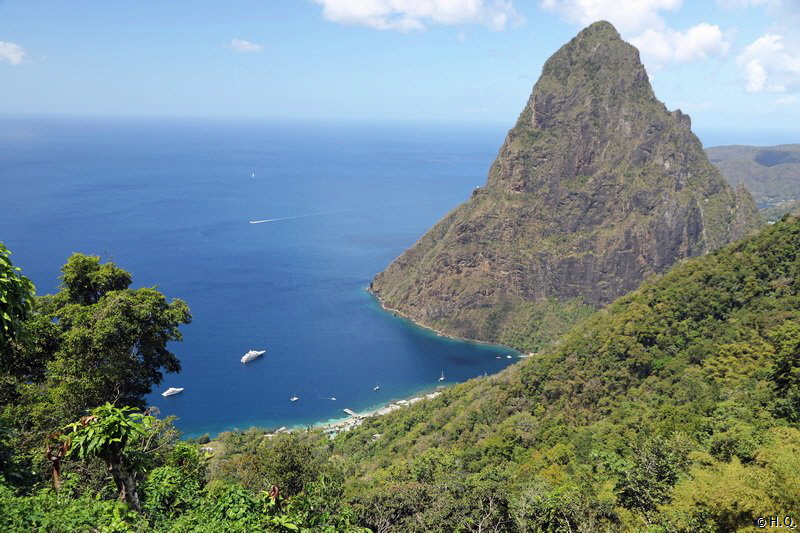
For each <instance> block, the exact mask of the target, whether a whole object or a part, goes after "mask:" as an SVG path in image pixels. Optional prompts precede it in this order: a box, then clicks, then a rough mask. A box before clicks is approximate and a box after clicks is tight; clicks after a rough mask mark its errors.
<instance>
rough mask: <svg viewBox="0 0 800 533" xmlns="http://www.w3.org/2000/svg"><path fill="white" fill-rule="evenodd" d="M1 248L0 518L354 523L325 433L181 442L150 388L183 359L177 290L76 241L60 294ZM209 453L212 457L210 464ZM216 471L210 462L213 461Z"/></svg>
mask: <svg viewBox="0 0 800 533" xmlns="http://www.w3.org/2000/svg"><path fill="white" fill-rule="evenodd" d="M8 254H9V252H8V251H7V250H6V249H5V248H4V247H1V248H0V275H2V278H0V281H2V283H0V302H1V303H2V305H3V306H2V311H3V315H2V316H3V317H4V321H3V329H2V334H3V336H2V341H3V342H2V344H0V363H1V364H0V400H1V401H0V530H2V531H9V532H16V531H19V532H29V531H42V532H65V533H66V532H69V533H72V532H78V531H87V532H88V531H108V532H112V531H141V532H151V531H175V532H180V531H186V532H189V531H206V532H209V533H211V532H214V533H217V532H219V531H242V532H249V531H276V532H279V531H327V532H340V531H342V532H348V531H352V532H357V531H363V528H361V527H359V526H358V525H356V517H355V514H354V511H353V510H352V509H351V508H350V507H349V506H348V505H347V504H346V503H345V502H344V499H343V489H342V486H343V474H342V472H341V468H340V465H339V462H337V461H333V460H331V459H330V453H329V449H330V442H329V441H328V439H327V438H325V437H323V436H322V435H319V434H309V435H297V436H295V435H282V436H280V437H279V438H276V439H275V440H274V441H270V440H267V439H265V438H264V436H263V434H262V433H259V434H258V435H257V438H256V439H254V443H253V453H251V454H249V455H247V454H244V453H242V452H241V451H240V452H238V453H235V454H232V456H231V457H227V456H226V459H225V460H224V461H220V460H219V459H216V458H214V459H212V458H211V457H210V456H207V455H205V454H204V453H203V452H202V450H201V448H200V447H199V446H198V445H197V444H191V443H185V442H179V441H178V431H177V430H176V429H175V428H174V427H173V425H172V420H171V419H165V420H160V419H158V418H157V417H156V416H154V415H153V413H150V412H147V411H143V410H142V409H143V407H144V402H145V400H144V396H145V395H146V394H148V393H149V392H150V391H151V388H152V387H153V386H154V385H158V384H159V383H160V382H161V379H162V374H163V372H177V371H179V370H180V363H179V361H178V360H177V358H176V357H175V356H174V355H173V354H172V353H171V352H170V351H169V350H168V349H167V343H168V342H169V341H175V340H180V338H181V334H180V331H179V329H178V328H179V326H180V325H182V324H187V323H189V321H190V319H191V315H190V313H189V308H188V307H187V305H186V304H185V303H184V302H183V301H181V300H173V301H172V302H167V300H166V298H165V297H164V295H162V294H161V293H160V292H158V291H157V290H155V289H153V288H140V289H131V288H130V284H131V282H132V277H131V275H130V274H129V273H128V272H126V271H124V270H122V269H120V268H118V267H117V266H116V265H114V264H113V263H110V262H109V263H101V262H100V259H99V258H98V257H95V256H86V255H82V254H74V255H73V256H72V257H70V258H69V260H68V261H67V263H66V265H64V267H63V268H62V277H61V279H62V285H61V290H60V291H59V292H58V294H55V295H51V296H44V297H39V298H37V297H35V296H34V294H33V285H32V284H31V283H30V281H29V280H28V279H27V278H25V277H24V276H22V275H21V273H20V271H19V269H17V268H14V267H13V266H12V265H11V263H10V261H8ZM210 465H211V468H209V466H210ZM212 472H213V474H212Z"/></svg>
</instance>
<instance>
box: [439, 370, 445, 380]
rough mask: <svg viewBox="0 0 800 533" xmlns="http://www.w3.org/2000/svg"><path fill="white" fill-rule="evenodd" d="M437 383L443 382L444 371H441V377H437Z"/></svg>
mask: <svg viewBox="0 0 800 533" xmlns="http://www.w3.org/2000/svg"><path fill="white" fill-rule="evenodd" d="M439 381H444V370H442V375H441V376H440V377H439Z"/></svg>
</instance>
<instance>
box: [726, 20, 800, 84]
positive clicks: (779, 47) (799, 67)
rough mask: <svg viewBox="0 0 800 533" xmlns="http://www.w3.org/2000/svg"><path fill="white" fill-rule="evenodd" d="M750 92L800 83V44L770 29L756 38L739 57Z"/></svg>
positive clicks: (740, 66)
mask: <svg viewBox="0 0 800 533" xmlns="http://www.w3.org/2000/svg"><path fill="white" fill-rule="evenodd" d="M736 64H737V65H738V66H739V68H740V69H741V70H742V72H743V73H744V77H745V90H746V91H747V92H749V93H760V92H774V93H782V92H786V91H788V90H790V89H793V88H797V87H800V46H798V45H797V44H796V43H794V44H787V43H786V42H785V40H784V38H783V37H782V36H781V35H776V34H772V33H768V34H766V35H764V36H762V37H759V38H758V39H756V40H755V41H753V42H752V43H751V44H750V45H749V46H748V47H747V48H745V49H744V51H743V52H742V53H741V54H739V57H737V58H736Z"/></svg>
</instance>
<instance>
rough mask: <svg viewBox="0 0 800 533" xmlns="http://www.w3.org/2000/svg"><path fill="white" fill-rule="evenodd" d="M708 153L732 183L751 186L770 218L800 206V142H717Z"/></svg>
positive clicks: (772, 218)
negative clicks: (736, 143) (733, 143)
mask: <svg viewBox="0 0 800 533" xmlns="http://www.w3.org/2000/svg"><path fill="white" fill-rule="evenodd" d="M706 153H707V154H708V157H709V159H710V160H711V162H712V163H714V164H715V165H716V166H717V167H718V168H719V169H720V171H721V172H722V175H723V176H725V179H726V180H727V181H728V183H730V184H731V185H737V184H740V183H741V184H744V186H745V187H747V189H748V190H749V191H750V192H751V193H752V194H753V198H754V199H755V201H756V203H757V204H758V205H759V207H761V208H762V213H763V215H764V217H765V218H766V219H767V220H768V221H770V222H774V221H776V220H780V218H781V217H782V216H783V215H785V214H787V213H792V212H794V211H796V210H797V209H798V207H800V206H798V201H800V144H784V145H780V146H743V145H738V146H715V147H713V148H708V149H707V150H706Z"/></svg>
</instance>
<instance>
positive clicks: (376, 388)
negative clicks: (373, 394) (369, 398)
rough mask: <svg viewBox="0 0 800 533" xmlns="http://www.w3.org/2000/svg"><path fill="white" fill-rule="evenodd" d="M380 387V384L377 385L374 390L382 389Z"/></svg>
mask: <svg viewBox="0 0 800 533" xmlns="http://www.w3.org/2000/svg"><path fill="white" fill-rule="evenodd" d="M380 388H381V386H380V385H375V386H374V387H372V390H380Z"/></svg>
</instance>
